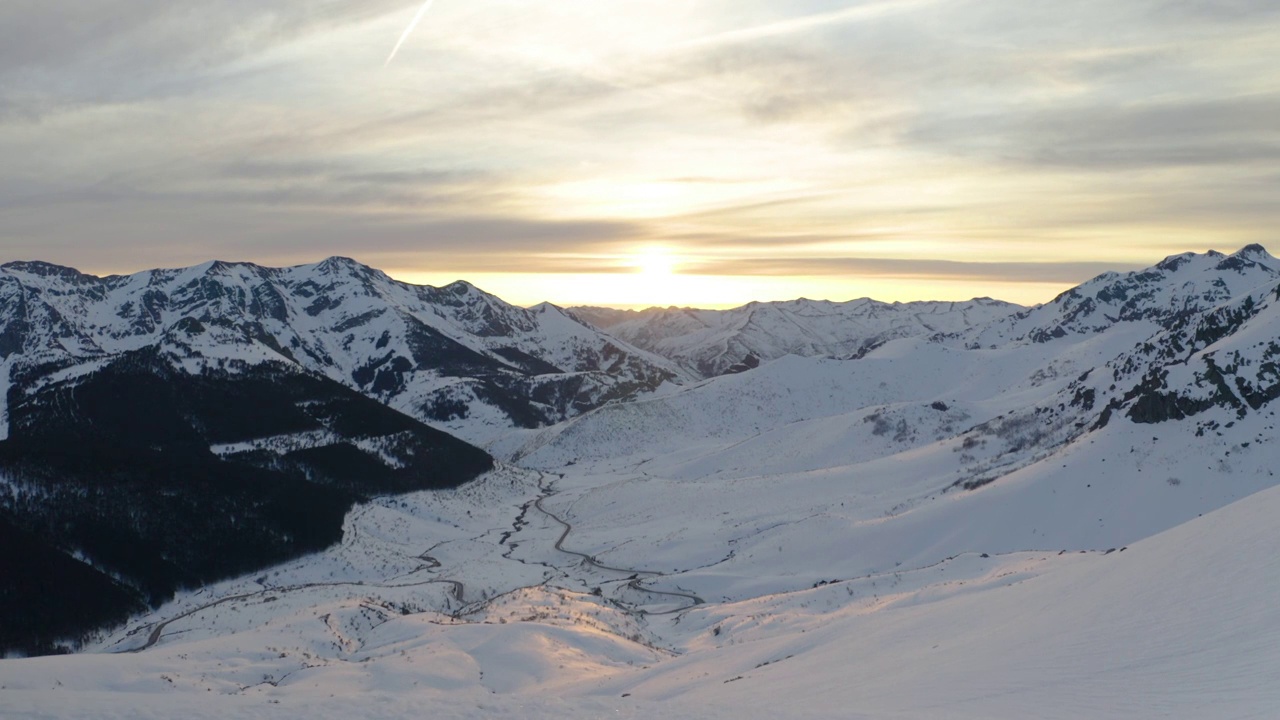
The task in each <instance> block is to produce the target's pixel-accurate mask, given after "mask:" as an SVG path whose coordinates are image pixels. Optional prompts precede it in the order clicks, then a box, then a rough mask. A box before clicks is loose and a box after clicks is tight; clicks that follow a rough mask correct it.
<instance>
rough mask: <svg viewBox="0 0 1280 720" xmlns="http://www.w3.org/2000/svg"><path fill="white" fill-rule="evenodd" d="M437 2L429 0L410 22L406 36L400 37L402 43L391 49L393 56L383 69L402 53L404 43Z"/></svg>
mask: <svg viewBox="0 0 1280 720" xmlns="http://www.w3.org/2000/svg"><path fill="white" fill-rule="evenodd" d="M435 1H436V0H427V1H426V2H425V3H423V5H422V7H421V8H419V9H418V14H417V15H414V16H413V20H411V21H410V22H409V27H407V28H405V29H404V34H403V35H401V36H400V41H399V42H397V43H396V46H395V47H393V48H391V54H390V55H388V56H387V61H386V62H385V63H383V64H382V67H386V66H388V65H390V64H391V61H392V60H395V59H396V53H398V52H400V46H401V45H404V41H405V40H408V39H409V36H410V35H412V34H413V31H414V29H415V28H417V27H418V23H420V22H422V17H423V16H424V15H426V14H427V11H428V10H430V9H431V6H432V5H433V4H435Z"/></svg>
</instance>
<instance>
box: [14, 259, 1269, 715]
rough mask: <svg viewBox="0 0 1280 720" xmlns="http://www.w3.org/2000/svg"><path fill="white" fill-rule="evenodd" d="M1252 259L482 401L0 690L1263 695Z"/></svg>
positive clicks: (1143, 700) (671, 696)
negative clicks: (459, 448) (395, 460)
mask: <svg viewBox="0 0 1280 720" xmlns="http://www.w3.org/2000/svg"><path fill="white" fill-rule="evenodd" d="M1264 255H1265V253H1262V254H1259V252H1257V251H1255V250H1253V249H1251V248H1246V249H1245V250H1243V251H1241V253H1237V254H1236V255H1235V256H1231V257H1230V258H1228V257H1227V256H1222V255H1216V256H1190V257H1186V258H1182V259H1171V260H1169V261H1166V262H1165V263H1162V264H1161V266H1157V269H1153V270H1152V271H1149V272H1150V274H1145V273H1137V274H1134V275H1133V276H1131V277H1128V278H1127V280H1125V281H1124V282H1121V276H1116V277H1112V278H1102V279H1100V280H1098V281H1094V283H1095V284H1094V285H1087V286H1085V288H1087V290H1086V289H1080V290H1078V291H1077V293H1076V295H1074V296H1073V295H1070V294H1068V295H1064V296H1063V297H1062V298H1060V299H1059V301H1056V303H1054V304H1050V305H1046V306H1044V307H1043V308H1038V309H1034V310H1032V311H1028V312H1027V313H1024V314H1020V315H1019V316H1018V317H1015V318H1013V319H1006V320H996V321H993V323H991V324H990V325H988V326H987V327H985V328H975V329H973V330H963V331H961V332H956V333H941V334H934V335H931V336H928V337H926V336H922V335H917V336H913V337H906V338H900V339H896V340H892V341H890V342H887V343H886V344H884V345H883V346H881V347H879V348H878V349H876V350H874V351H872V352H870V353H869V354H867V355H866V356H865V357H862V358H861V359H857V360H836V359H831V358H814V357H798V356H794V355H784V356H782V357H781V358H779V359H777V360H776V361H774V362H771V363H767V364H765V365H763V366H762V367H760V368H758V369H756V370H753V371H750V372H746V373H743V374H738V375H729V376H724V377H718V378H715V379H712V380H706V381H702V382H698V383H695V384H692V385H688V386H685V387H679V388H676V387H667V388H664V389H663V390H661V391H660V392H657V393H654V395H653V396H651V397H648V398H645V399H642V400H639V401H633V402H628V403H618V404H610V405H606V406H604V407H602V408H599V409H597V410H595V411H592V412H590V413H587V414H585V415H583V416H581V417H578V418H575V419H573V420H570V421H568V422H566V423H562V424H561V425H558V426H555V427H552V428H547V429H544V430H539V431H516V432H510V433H508V434H505V435H502V436H501V437H498V438H497V439H496V440H495V442H493V443H492V444H491V445H490V447H491V449H496V448H501V449H502V450H503V452H504V453H506V458H505V459H506V460H508V461H509V463H510V464H507V465H501V466H500V467H499V468H498V469H497V470H495V471H494V472H493V473H490V474H489V475H486V476H485V477H483V478H481V479H480V480H478V481H476V482H474V483H472V484H469V485H467V486H465V487H463V488H460V489H457V490H452V491H446V492H431V493H417V494H412V495H408V496H403V497H397V498H384V499H379V500H376V501H374V502H371V503H369V504H366V505H362V506H359V507H357V508H356V509H355V510H353V512H352V513H351V514H350V515H349V516H348V518H347V521H346V527H345V533H344V540H343V543H342V544H341V545H340V546H338V547H334V548H332V549H330V550H328V551H326V552H324V553H320V554H317V555H315V556H312V557H309V558H305V559H302V560H299V561H296V562H293V563H290V564H288V565H284V566H280V567H277V568H274V569H272V570H270V571H267V572H264V573H259V574H257V575H255V576H253V577H245V578H240V579H236V580H232V581H228V582H224V583H221V584H219V585H216V586H213V587H209V588H206V589H204V590H201V591H199V592H195V593H189V594H187V595H184V596H180V597H179V598H177V599H176V600H175V601H174V602H172V603H169V604H168V605H166V606H164V607H162V608H160V609H159V610H157V611H156V612H154V613H152V614H151V615H149V616H146V617H140V618H135V619H134V620H133V621H132V622H130V623H129V624H128V625H127V626H126V627H123V628H118V629H116V630H113V631H111V632H109V633H106V634H105V635H104V636H103V637H102V638H101V640H100V641H99V642H96V643H95V644H93V645H92V646H91V647H88V648H86V649H85V651H84V652H82V653H80V654H77V655H73V656H66V657H55V658H37V659H27V660H16V659H15V660H3V661H0V716H3V717H5V718H9V717H14V718H115V717H118V718H134V717H139V718H147V717H173V716H177V715H181V716H183V717H195V718H202V717H210V718H213V717H217V718H227V717H229V718H276V717H281V718H284V717H303V716H306V717H313V718H318V719H321V720H323V719H324V718H330V717H332V718H340V717H341V718H348V717H353V716H355V717H371V718H410V717H415V718H416V717H422V716H424V715H431V716H435V717H453V718H552V717H554V718H579V717H581V718H597V717H622V718H665V717H699V718H702V717H705V718H745V719H747V720H751V719H753V718H769V719H770V720H772V719H773V718H778V717H788V718H791V717H795V718H830V717H842V718H876V719H881V718H883V719H885V720H890V719H892V720H915V719H919V720H926V719H932V718H959V719H962V720H963V719H970V718H971V719H973V720H978V719H989V718H1029V717H1034V718H1064V719H1066V718H1187V719H1191V718H1206V717H1213V718H1268V717H1275V716H1277V713H1280V614H1277V613H1276V612H1275V598H1276V597H1280V534H1278V533H1276V532H1275V530H1274V524H1275V518H1276V517H1277V516H1280V487H1277V485H1280V482H1278V481H1277V478H1276V475H1275V473H1276V471H1277V466H1280V462H1277V461H1278V460H1280V451H1277V444H1276V441H1277V437H1278V435H1280V433H1277V430H1276V417H1275V414H1276V410H1277V408H1280V404H1278V403H1276V402H1275V401H1274V399H1272V400H1268V399H1267V395H1266V394H1267V393H1268V392H1271V391H1272V390H1273V389H1274V388H1275V387H1276V382H1277V380H1280V371H1277V370H1276V361H1277V359H1278V358H1280V347H1278V346H1277V340H1278V339H1280V295H1278V294H1277V290H1276V285H1277V283H1278V282H1280V280H1278V279H1277V277H1276V275H1275V273H1274V272H1272V270H1271V268H1272V267H1280V263H1277V262H1275V261H1274V259H1271V258H1270V257H1269V256H1266V257H1264ZM1233 259H1234V260H1239V261H1240V262H1227V261H1228V260H1233ZM1157 275H1159V276H1160V277H1161V278H1163V279H1162V280H1159V281H1157V279H1156V276H1157ZM1219 280H1220V281H1221V282H1218V281H1219ZM1117 283H1120V284H1117ZM1104 291H1105V292H1104ZM1099 293H1102V295H1103V296H1105V297H1118V296H1119V295H1120V294H1127V295H1128V297H1130V298H1133V297H1135V296H1137V295H1139V294H1141V293H1149V294H1148V295H1146V296H1145V298H1146V299H1145V300H1142V301H1141V302H1130V301H1129V300H1120V301H1118V302H1119V303H1120V304H1119V305H1116V304H1115V303H1111V305H1114V307H1111V306H1108V309H1107V310H1105V311H1101V310H1098V309H1097V308H1098V307H1099V306H1102V305H1107V304H1108V301H1105V300H1103V299H1101V298H1099V297H1098V295H1099ZM1088 298H1092V299H1093V301H1094V302H1093V306H1094V309H1093V310H1092V311H1086V310H1087V306H1086V310H1080V309H1079V308H1080V307H1081V306H1082V304H1084V300H1085V299H1088ZM1068 305H1069V307H1068ZM1171 307H1173V308H1178V309H1177V310H1175V311H1168V309H1169V308H1171ZM1089 318H1092V319H1089ZM1055 328H1062V329H1063V331H1062V332H1061V333H1058V332H1055ZM1153 377H1154V378H1157V379H1160V378H1163V379H1162V380H1160V382H1153V381H1152V380H1151V378H1153ZM1224 388H1226V390H1224ZM1131 391H1132V392H1131ZM1228 391H1229V392H1228ZM1166 394H1167V396H1166ZM1161 398H1164V399H1163V400H1161ZM1171 398H1174V399H1171ZM1143 403H1146V405H1143ZM1143 407H1145V408H1146V409H1145V410H1143ZM1171 408H1172V410H1171ZM1179 408H1185V409H1186V411H1187V413H1183V411H1182V410H1181V409H1179ZM1175 410H1176V412H1174V411H1175ZM1161 412H1164V413H1168V416H1167V417H1163V419H1162V420H1161V421H1159V422H1153V421H1151V420H1152V417H1150V416H1151V415H1152V414H1155V415H1159V414H1160V413H1161ZM1183 415H1185V416H1183ZM309 441H310V439H308V438H298V437H287V438H277V439H272V440H270V442H280V443H298V442H309ZM238 449H241V448H219V450H222V451H228V452H229V451H234V450H238ZM966 488H972V489H966ZM131 651H137V652H131Z"/></svg>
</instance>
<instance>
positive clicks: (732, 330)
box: [572, 298, 1022, 377]
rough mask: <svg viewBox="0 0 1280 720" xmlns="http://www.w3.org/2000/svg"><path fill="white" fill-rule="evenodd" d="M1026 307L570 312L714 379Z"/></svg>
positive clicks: (801, 303) (862, 305)
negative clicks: (787, 359) (786, 358)
mask: <svg viewBox="0 0 1280 720" xmlns="http://www.w3.org/2000/svg"><path fill="white" fill-rule="evenodd" d="M1021 309H1022V308H1021V307H1020V306H1017V305H1012V304H1010V303H1006V302H1001V301H998V300H992V299H990V298H978V299H976V300H970V301H968V302H912V303H882V302H876V301H875V300H870V299H866V298H864V299H861V300H853V301H850V302H845V303H835V302H829V301H825V300H819V301H815V300H793V301H789V302H774V303H759V302H755V303H751V304H749V305H744V306H743V307H740V308H736V309H733V310H694V309H691V308H674V307H673V308H651V309H649V310H644V311H639V312H637V311H620V310H611V309H609V308H591V307H579V308H574V309H573V311H572V312H573V313H574V314H575V315H577V316H578V317H581V318H583V319H584V320H587V321H588V322H591V323H593V324H595V325H596V326H598V327H601V328H604V329H606V330H607V331H608V332H609V333H611V334H613V335H614V336H616V337H619V338H622V339H623V340H626V341H627V342H629V343H631V344H633V345H636V346H637V347H642V348H644V349H646V350H649V351H651V352H654V353H656V354H658V355H661V356H663V357H666V358H670V359H671V360H673V361H675V362H677V363H679V364H680V365H681V366H683V367H685V368H687V369H688V370H690V371H691V372H695V373H697V374H698V375H700V376H702V377H713V376H716V375H723V374H725V373H727V372H741V371H743V370H746V369H749V368H752V367H756V366H757V365H759V364H760V363H761V362H768V361H770V360H776V359H778V358H781V357H783V356H785V355H801V356H805V357H836V358H844V357H850V356H854V355H859V354H862V353H865V352H867V351H868V350H869V349H871V348H874V347H876V346H878V345H881V344H883V343H885V342H887V341H889V340H893V339H895V338H903V337H911V336H915V335H932V334H934V333H939V332H943V333H955V332H960V331H962V330H966V329H969V328H972V327H977V326H982V325H986V324H987V323H988V322H990V321H992V320H994V319H996V318H1000V317H1004V316H1006V315H1011V314H1013V313H1014V312H1016V311H1018V310H1021Z"/></svg>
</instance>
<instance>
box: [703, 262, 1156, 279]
mask: <svg viewBox="0 0 1280 720" xmlns="http://www.w3.org/2000/svg"><path fill="white" fill-rule="evenodd" d="M1141 267H1142V266H1141V265H1136V264H1127V263H1105V262H1037V263H1028V262H950V261H944V260H929V259H919V258H847V257H807V258H789V257H780V258H768V259H727V260H719V261H712V262H704V263H698V264H694V265H689V266H686V267H682V268H681V271H682V272H686V273H689V274H692V275H752V276H807V277H816V276H826V275H837V276H848V277H893V278H902V279H946V280H972V281H982V282H1032V283H1081V282H1084V281H1085V280H1088V279H1090V278H1093V277H1096V276H1098V275H1100V274H1102V273H1104V272H1112V271H1117V272H1118V271H1129V270H1137V269H1140V268H1141Z"/></svg>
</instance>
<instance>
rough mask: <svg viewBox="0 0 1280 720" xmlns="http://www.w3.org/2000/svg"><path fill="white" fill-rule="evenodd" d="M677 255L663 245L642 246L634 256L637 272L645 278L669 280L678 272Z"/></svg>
mask: <svg viewBox="0 0 1280 720" xmlns="http://www.w3.org/2000/svg"><path fill="white" fill-rule="evenodd" d="M676 264H677V263H676V256H675V255H674V254H672V252H671V251H670V250H669V249H667V248H665V247H662V246H661V245H650V246H648V247H645V248H642V249H641V250H640V251H638V252H637V253H636V254H635V256H634V257H633V258H632V265H633V266H634V267H635V269H636V272H638V273H640V275H642V276H644V277H645V278H648V279H652V280H662V281H664V282H669V281H670V279H671V276H672V275H675V273H676Z"/></svg>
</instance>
